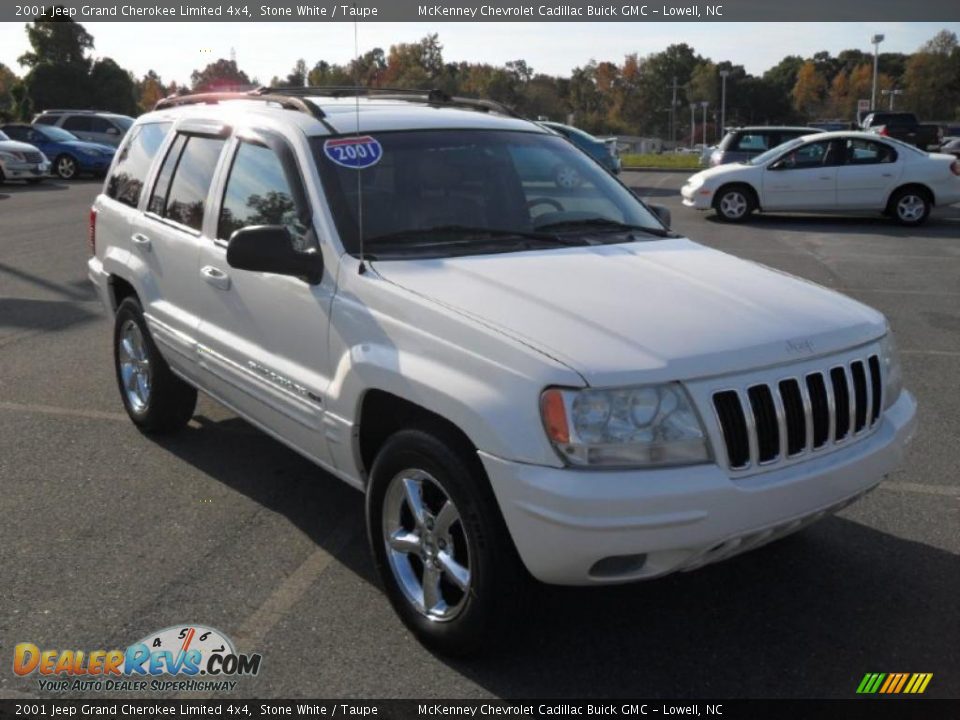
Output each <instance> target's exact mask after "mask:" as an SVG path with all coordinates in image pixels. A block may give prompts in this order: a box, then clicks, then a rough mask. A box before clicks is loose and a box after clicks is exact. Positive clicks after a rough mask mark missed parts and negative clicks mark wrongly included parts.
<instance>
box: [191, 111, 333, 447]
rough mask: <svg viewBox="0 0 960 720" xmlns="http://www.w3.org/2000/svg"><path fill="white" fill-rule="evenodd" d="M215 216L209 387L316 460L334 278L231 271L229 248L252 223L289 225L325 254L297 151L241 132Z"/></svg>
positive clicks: (302, 243) (205, 333)
mask: <svg viewBox="0 0 960 720" xmlns="http://www.w3.org/2000/svg"><path fill="white" fill-rule="evenodd" d="M227 155H228V157H229V159H228V161H227V162H226V163H225V165H224V172H222V173H221V176H223V178H224V179H223V181H222V182H221V183H220V187H219V188H218V191H217V210H216V215H214V216H212V217H211V220H210V225H209V226H208V235H209V237H207V236H205V237H204V238H203V239H202V246H201V251H200V258H199V262H198V264H197V266H196V268H195V269H194V276H193V277H194V278H195V279H196V281H197V282H198V284H199V285H198V286H199V288H200V305H201V316H202V318H203V319H202V321H201V323H200V327H199V338H200V348H199V349H200V353H199V362H200V369H201V372H202V374H203V376H202V380H201V382H202V385H203V386H204V388H206V389H207V390H209V391H210V392H211V393H212V394H214V395H215V396H217V397H219V398H220V399H221V400H222V401H223V402H226V403H227V404H228V405H230V406H232V407H233V408H234V409H236V410H238V411H239V412H241V413H242V414H244V415H245V416H246V417H248V418H250V419H251V420H253V421H255V422H257V423H258V424H259V425H260V426H261V427H264V428H265V429H267V430H268V431H271V432H273V433H275V434H276V435H277V436H278V437H281V438H283V440H284V441H285V442H287V443H289V444H291V445H293V446H294V447H296V448H297V449H298V450H300V451H301V452H303V453H304V454H306V455H308V456H310V457H312V458H313V459H315V460H316V461H318V462H320V463H323V464H326V463H327V462H328V461H329V452H328V449H327V444H326V439H325V437H324V433H323V398H324V396H325V395H326V392H327V387H328V384H329V382H330V368H329V366H328V353H327V333H328V326H329V317H330V305H331V302H332V300H333V294H334V287H335V285H334V281H333V278H332V277H331V275H330V273H329V272H325V273H324V277H323V279H322V281H321V282H320V283H319V284H316V285H313V284H309V283H308V282H306V281H305V280H303V279H301V278H296V277H289V276H286V275H275V274H272V273H262V272H252V271H247V270H238V269H235V268H232V267H230V266H229V264H228V263H227V258H226V254H227V241H228V240H229V239H230V236H231V235H232V234H233V233H234V232H236V231H237V230H240V229H241V228H244V227H248V226H251V225H282V226H285V227H286V228H287V230H288V232H289V233H290V235H291V236H292V238H293V239H294V242H295V243H296V244H297V245H298V247H299V248H300V249H301V250H303V251H309V250H316V251H317V252H319V251H320V248H319V244H318V240H317V235H316V232H315V230H314V228H313V223H312V218H311V211H310V205H309V202H308V200H307V198H306V194H305V191H304V187H305V186H304V181H303V175H302V173H301V172H300V169H299V167H298V163H297V159H296V155H295V152H294V150H293V149H292V147H291V146H290V145H289V144H288V142H287V141H286V140H285V139H283V138H282V137H281V136H280V135H278V134H275V133H272V132H268V131H265V130H258V131H255V132H254V131H251V132H247V133H243V134H240V135H239V136H238V137H237V138H235V139H234V141H233V142H232V144H231V147H230V148H229V150H228V151H227Z"/></svg>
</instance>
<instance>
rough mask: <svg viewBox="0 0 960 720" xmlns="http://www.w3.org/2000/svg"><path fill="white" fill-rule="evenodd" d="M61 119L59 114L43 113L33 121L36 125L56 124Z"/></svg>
mask: <svg viewBox="0 0 960 720" xmlns="http://www.w3.org/2000/svg"><path fill="white" fill-rule="evenodd" d="M59 119H60V116H59V115H41V116H40V117H38V118H37V119H36V120H34V121H33V124H34V125H54V124H56V122H57V120H59Z"/></svg>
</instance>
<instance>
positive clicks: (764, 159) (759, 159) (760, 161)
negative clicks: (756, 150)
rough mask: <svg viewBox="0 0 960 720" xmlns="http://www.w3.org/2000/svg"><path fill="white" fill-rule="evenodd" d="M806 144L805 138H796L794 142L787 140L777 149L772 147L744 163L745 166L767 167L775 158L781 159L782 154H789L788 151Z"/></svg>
mask: <svg viewBox="0 0 960 720" xmlns="http://www.w3.org/2000/svg"><path fill="white" fill-rule="evenodd" d="M803 142H804V140H803V138H794V139H793V140H787V142H785V143H781V144H780V145H777V146H776V147H772V148H770V149H769V150H767V151H766V152H764V153H760V154H759V155H757V156H756V157H754V158H750V159H749V160H746V161H744V164H745V165H766V164H767V163H768V162H769V161H771V160H773V159H774V158H775V157H779V156H780V155H781V154H783V153H785V152H787V151H788V150H790V149H792V148H795V147H797V145H802V144H803Z"/></svg>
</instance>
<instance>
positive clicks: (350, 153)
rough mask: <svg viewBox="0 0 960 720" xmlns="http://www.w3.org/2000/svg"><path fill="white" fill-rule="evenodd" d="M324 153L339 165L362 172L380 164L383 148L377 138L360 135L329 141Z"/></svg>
mask: <svg viewBox="0 0 960 720" xmlns="http://www.w3.org/2000/svg"><path fill="white" fill-rule="evenodd" d="M323 153H324V155H326V156H327V157H328V158H329V159H330V160H332V161H333V162H335V163H336V164H337V165H340V166H342V167H345V168H350V169H352V170H362V169H363V168H368V167H370V166H372V165H376V164H377V163H378V162H380V158H382V157H383V148H382V147H381V146H380V143H379V141H378V140H377V139H376V138H374V137H370V136H369V135H360V136H354V137H343V138H335V139H331V140H327V141H326V142H325V143H324V144H323Z"/></svg>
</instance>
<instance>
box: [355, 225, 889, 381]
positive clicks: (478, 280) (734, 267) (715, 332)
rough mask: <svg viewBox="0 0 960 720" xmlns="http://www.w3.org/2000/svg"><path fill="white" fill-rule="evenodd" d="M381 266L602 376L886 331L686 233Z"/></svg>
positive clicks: (696, 369) (681, 373)
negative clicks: (675, 237) (692, 239)
mask: <svg viewBox="0 0 960 720" xmlns="http://www.w3.org/2000/svg"><path fill="white" fill-rule="evenodd" d="M373 267H374V269H375V270H376V271H377V272H378V273H379V274H380V275H381V276H382V277H383V278H384V279H386V280H387V281H390V282H393V283H395V284H396V285H399V286H401V287H403V288H404V289H406V290H408V291H410V292H412V293H416V294H418V295H421V296H423V297H426V298H428V299H430V300H432V301H434V302H437V303H439V304H441V305H443V306H445V307H447V308H448V309H449V310H451V311H454V312H458V313H461V314H462V315H465V316H468V317H470V318H472V319H474V320H475V321H477V322H479V323H482V324H485V325H487V326H489V327H492V328H494V329H496V330H498V331H500V332H502V333H503V334H505V335H507V336H510V337H512V338H513V339H514V340H516V341H519V342H522V343H524V344H526V345H528V346H532V347H534V348H536V349H537V350H539V351H541V352H543V353H544V354H546V355H548V356H550V357H553V358H554V359H556V360H558V361H559V362H562V363H563V364H565V365H567V366H568V367H570V368H572V369H573V370H575V371H577V372H578V373H579V374H580V375H582V376H583V378H584V379H585V380H586V381H587V382H588V383H589V384H591V385H598V386H599V385H618V384H633V383H642V382H658V381H667V380H678V379H693V378H698V377H706V376H711V375H720V374H726V373H732V372H738V371H742V370H746V369H751V368H755V367H766V366H771V365H777V364H783V363H790V362H797V361H800V360H805V359H807V358H809V357H812V356H817V355H823V354H829V353H833V352H837V351H840V350H843V349H847V348H850V347H854V346H856V345H860V344H863V343H866V342H869V341H871V340H874V339H876V338H878V337H880V336H881V335H883V333H884V331H885V320H884V318H883V316H882V315H881V314H880V313H878V312H877V311H875V310H872V309H871V308H868V307H867V306H865V305H862V304H860V303H858V302H856V301H854V300H851V299H850V298H847V297H845V296H843V295H840V294H838V293H835V292H832V291H830V290H827V289H826V288H822V287H819V286H817V285H814V284H812V283H809V282H807V281H804V280H801V279H799V278H795V277H793V276H790V275H787V274H785V273H781V272H779V271H775V270H772V269H770V268H767V267H764V266H762V265H759V264H756V263H752V262H748V261H745V260H740V259H739V258H735V257H733V256H731V255H727V254H726V253H722V252H719V251H717V250H712V249H710V248H706V247H703V246H701V245H698V244H696V243H694V242H692V241H690V240H687V239H685V238H677V239H665V240H658V241H652V242H636V243H624V244H618V245H601V246H593V247H583V248H562V249H557V250H550V251H531V252H521V253H504V254H495V255H480V256H472V257H458V258H440V259H425V260H416V259H414V260H395V261H376V262H374V263H373ZM474 350H475V351H477V352H482V348H474Z"/></svg>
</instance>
